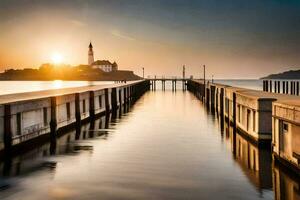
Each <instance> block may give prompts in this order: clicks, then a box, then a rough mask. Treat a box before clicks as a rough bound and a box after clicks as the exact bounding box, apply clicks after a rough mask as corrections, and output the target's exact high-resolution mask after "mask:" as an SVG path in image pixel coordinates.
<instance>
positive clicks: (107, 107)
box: [104, 88, 110, 114]
mask: <svg viewBox="0 0 300 200" xmlns="http://www.w3.org/2000/svg"><path fill="white" fill-rule="evenodd" d="M104 95H105V111H106V114H108V113H109V112H110V105H109V96H108V88H105V89H104Z"/></svg>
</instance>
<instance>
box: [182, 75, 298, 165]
mask: <svg viewBox="0 0 300 200" xmlns="http://www.w3.org/2000/svg"><path fill="white" fill-rule="evenodd" d="M188 84H189V86H188V89H189V90H191V91H192V92H194V93H195V95H196V96H199V98H200V99H203V97H204V95H205V93H203V89H202V88H203V87H204V83H203V81H197V80H190V81H189V82H188ZM212 86H213V87H214V89H213V90H212V89H210V91H211V94H210V99H208V100H209V101H210V102H206V103H208V104H210V105H214V106H215V109H216V111H217V112H219V113H220V115H221V119H222V118H223V117H225V118H227V119H228V122H233V125H234V126H236V127H237V129H238V130H240V131H242V132H243V133H245V135H247V137H248V136H249V137H250V138H251V139H253V140H254V141H256V142H260V141H272V145H273V151H274V153H275V155H276V156H277V157H278V158H281V159H283V160H285V161H286V162H287V163H288V165H293V166H296V168H299V164H300V97H298V96H292V95H287V94H278V93H269V92H264V91H257V90H251V89H245V88H239V87H231V86H228V85H222V84H214V83H213V84H212V83H207V84H206V85H205V87H209V88H212ZM265 87H266V85H265ZM222 91H224V93H223V95H222ZM234 96H235V101H234V100H233V99H234ZM206 101H207V100H206ZM211 101H214V102H211ZM234 112H236V113H234ZM299 169H300V168H299Z"/></svg>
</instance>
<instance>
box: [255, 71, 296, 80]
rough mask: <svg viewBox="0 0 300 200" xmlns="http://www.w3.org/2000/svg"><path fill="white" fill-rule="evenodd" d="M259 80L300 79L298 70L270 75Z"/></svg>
mask: <svg viewBox="0 0 300 200" xmlns="http://www.w3.org/2000/svg"><path fill="white" fill-rule="evenodd" d="M261 79H300V70H290V71H286V72H282V73H278V74H270V75H269V76H266V77H262V78H261Z"/></svg>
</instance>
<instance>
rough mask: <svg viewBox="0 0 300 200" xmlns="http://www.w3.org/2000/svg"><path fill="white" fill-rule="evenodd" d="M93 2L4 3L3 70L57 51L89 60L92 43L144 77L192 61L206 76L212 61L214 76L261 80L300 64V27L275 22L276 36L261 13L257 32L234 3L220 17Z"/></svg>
mask: <svg viewBox="0 0 300 200" xmlns="http://www.w3.org/2000/svg"><path fill="white" fill-rule="evenodd" d="M22 2H23V1H22ZM29 2H30V1H29ZM86 2H87V3H78V2H77V3H75V4H74V5H73V4H70V3H62V4H61V5H60V4H59V3H58V2H56V3H52V4H50V3H46V2H44V1H41V2H40V3H36V2H33V1H32V3H31V4H30V3H29V4H28V3H27V4H24V5H22V3H21V5H19V6H18V5H17V2H15V1H9V3H7V2H6V3H3V2H2V4H3V5H1V3H0V13H1V7H2V8H3V10H2V15H1V14H0V27H2V30H5V31H1V32H0V44H1V45H0V70H1V71H3V70H4V69H7V68H11V67H13V68H25V67H38V66H40V65H41V64H42V63H46V62H51V56H52V54H53V53H54V52H59V53H60V54H62V56H63V60H64V63H67V64H71V65H77V64H86V63H87V51H88V44H89V41H90V40H91V41H92V43H93V46H94V52H95V59H108V60H111V61H116V62H117V63H118V64H119V67H120V69H130V70H134V71H135V72H136V73H137V74H141V71H142V70H141V68H142V67H144V68H145V74H146V75H154V74H156V75H165V76H168V75H177V76H178V75H181V67H182V65H183V64H185V65H186V66H187V74H188V75H190V74H193V75H194V76H202V68H201V66H202V65H203V64H206V65H207V71H208V73H207V74H208V76H211V75H212V74H214V77H215V78H257V77H261V76H264V75H266V74H269V73H277V72H280V71H284V70H288V69H297V66H299V62H300V58H299V56H298V55H297V54H298V51H297V50H298V48H299V47H298V46H299V45H297V44H298V43H300V42H299V41H298V40H295V38H294V34H293V33H290V32H293V31H297V30H298V29H297V28H298V24H296V26H294V29H295V30H293V29H292V30H287V31H286V32H274V30H273V29H274V27H273V25H272V24H271V25H272V26H271V25H270V24H269V26H270V27H268V26H267V27H266V28H269V29H270V32H271V31H273V34H271V33H269V32H268V31H264V29H263V28H264V27H259V26H258V25H259V24H258V25H257V23H259V20H260V18H258V19H256V20H257V21H255V20H254V22H252V21H251V20H250V21H249V22H252V23H253V24H252V25H253V27H252V28H251V29H249V30H248V27H247V26H245V27H243V26H242V25H241V24H243V21H242V20H237V19H236V18H235V17H236V16H235V15H240V16H241V19H243V20H245V21H247V20H248V16H247V15H245V12H246V11H247V12H249V11H248V10H246V11H243V12H242V11H237V12H236V14H235V15H234V16H230V15H228V16H227V15H226V12H225V11H226V10H227V9H228V8H227V7H223V8H222V7H221V8H219V7H218V6H215V5H210V8H211V7H212V6H215V7H212V8H211V9H220V10H221V11H222V12H224V13H223V14H222V15H220V16H218V15H216V14H215V15H212V14H207V13H204V14H203V13H201V12H200V14H199V13H196V12H197V11H198V10H197V9H195V8H193V6H191V5H184V6H183V7H182V5H180V6H181V7H180V10H179V8H178V5H175V4H174V6H173V7H174V8H173V7H165V5H164V4H161V3H157V4H155V3H153V4H151V3H149V5H148V4H146V5H144V4H143V5H141V4H139V3H135V4H134V3H133V4H130V5H127V4H126V6H124V5H123V4H121V3H119V4H116V3H112V5H110V4H109V5H107V2H106V1H100V3H97V4H95V5H93V4H91V3H88V2H89V1H86ZM101 2H102V3H103V2H105V3H106V4H105V5H104V4H101ZM157 2H160V1H157ZM174 2H176V1H174ZM147 6H148V7H147ZM176 6H177V7H176ZM234 6H235V4H234ZM248 6H249V5H248ZM137 8H141V9H145V8H146V9H145V10H143V11H139V9H137ZM275 8H276V9H278V8H277V7H275ZM275 8H274V9H275ZM199 9H200V10H201V7H199ZM260 9H261V10H262V11H264V7H262V8H260ZM258 11H259V10H258ZM274 12H275V11H274ZM271 14H272V13H271ZM224 16H225V17H224ZM226 17H227V18H228V19H226ZM243 17H244V18H243ZM268 17H269V16H267V17H266V16H264V15H262V16H261V19H262V20H268ZM294 17H295V16H294ZM297 17H298V15H297ZM251 19H252V18H251ZM293 19H295V18H293ZM286 20H288V19H286ZM208 22H210V23H208ZM247 22H248V21H247ZM249 22H248V23H249ZM281 23H284V21H283V22H281ZM294 23H296V19H295V22H294ZM286 24H288V23H287V22H286ZM250 25H251V23H250ZM275 25H277V24H274V26H275ZM285 26H288V27H290V25H289V24H288V25H284V26H283V28H284V27H285ZM279 28H280V27H279ZM275 30H277V27H276V28H275ZM251 31H252V32H251ZM288 31H290V32H288ZM276 34H277V35H276ZM273 37H274V38H273ZM278 38H282V40H278Z"/></svg>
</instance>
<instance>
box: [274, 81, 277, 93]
mask: <svg viewBox="0 0 300 200" xmlns="http://www.w3.org/2000/svg"><path fill="white" fill-rule="evenodd" d="M274 87H275V89H274V92H275V93H277V81H274Z"/></svg>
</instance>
